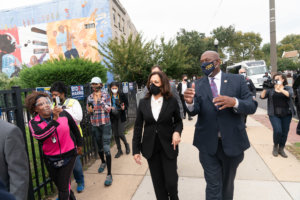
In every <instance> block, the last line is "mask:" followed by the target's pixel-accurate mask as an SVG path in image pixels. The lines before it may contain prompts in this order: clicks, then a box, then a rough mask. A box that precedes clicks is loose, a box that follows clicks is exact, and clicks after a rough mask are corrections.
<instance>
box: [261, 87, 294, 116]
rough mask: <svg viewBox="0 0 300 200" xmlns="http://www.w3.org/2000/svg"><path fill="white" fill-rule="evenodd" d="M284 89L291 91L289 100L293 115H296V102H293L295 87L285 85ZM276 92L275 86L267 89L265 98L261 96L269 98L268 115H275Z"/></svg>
mask: <svg viewBox="0 0 300 200" xmlns="http://www.w3.org/2000/svg"><path fill="white" fill-rule="evenodd" d="M284 89H285V90H286V91H288V92H289V101H288V104H289V109H290V111H291V112H292V115H295V114H296V112H295V109H294V103H293V96H294V92H293V89H292V88H291V87H290V86H284ZM274 92H275V89H274V88H272V89H267V92H266V95H265V97H264V98H261V97H260V98H261V99H266V98H268V115H269V116H274V104H273V95H274Z"/></svg>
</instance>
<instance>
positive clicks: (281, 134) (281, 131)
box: [269, 115, 292, 147]
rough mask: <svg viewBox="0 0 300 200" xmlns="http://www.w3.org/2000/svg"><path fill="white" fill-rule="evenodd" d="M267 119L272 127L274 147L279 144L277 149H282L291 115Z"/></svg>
mask: <svg viewBox="0 0 300 200" xmlns="http://www.w3.org/2000/svg"><path fill="white" fill-rule="evenodd" d="M269 119H270V122H271V124H272V127H273V142H274V145H278V144H279V147H284V146H285V143H286V140H287V136H288V133H289V130H290V124H291V120H292V115H287V116H285V117H277V116H269Z"/></svg>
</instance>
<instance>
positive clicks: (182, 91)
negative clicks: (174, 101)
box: [181, 82, 187, 94]
mask: <svg viewBox="0 0 300 200" xmlns="http://www.w3.org/2000/svg"><path fill="white" fill-rule="evenodd" d="M181 86H182V87H181V94H184V91H185V90H186V89H187V82H185V83H183V82H181Z"/></svg>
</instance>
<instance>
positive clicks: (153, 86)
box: [132, 72, 183, 200]
mask: <svg viewBox="0 0 300 200" xmlns="http://www.w3.org/2000/svg"><path fill="white" fill-rule="evenodd" d="M147 88H148V91H149V92H148V93H147V95H146V96H145V98H144V99H141V100H140V103H139V106H138V110H137V116H136V121H135V125H134V133H133V139H132V151H133V157H134V160H135V162H136V163H137V164H141V155H140V153H142V155H143V156H144V157H145V158H146V159H147V162H148V165H149V169H150V174H151V178H152V183H153V186H154V191H155V195H156V198H157V199H159V200H161V199H170V200H178V174H177V156H178V144H179V143H180V140H181V136H180V135H181V132H182V129H183V124H182V119H181V116H180V111H179V106H178V103H177V100H176V99H175V98H174V97H173V96H172V93H171V91H170V83H169V80H168V78H167V76H166V75H165V73H163V72H152V73H151V74H150V75H149V77H148V82H147Z"/></svg>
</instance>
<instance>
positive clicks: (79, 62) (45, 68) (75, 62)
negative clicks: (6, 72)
mask: <svg viewBox="0 0 300 200" xmlns="http://www.w3.org/2000/svg"><path fill="white" fill-rule="evenodd" d="M106 72H107V69H106V68H105V67H104V65H102V64H101V63H99V62H92V61H91V60H86V59H82V58H76V59H60V60H57V59H53V60H49V61H47V62H45V63H43V64H39V65H35V66H33V67H31V68H28V67H26V66H24V68H23V69H22V70H21V71H20V74H19V77H20V83H21V87H23V88H35V87H47V86H51V84H52V83H53V82H55V81H64V82H65V84H66V85H77V84H80V85H82V84H85V83H89V82H90V81H91V79H92V77H94V76H98V77H100V78H101V79H102V81H103V82H104V83H105V82H106V80H107V78H106Z"/></svg>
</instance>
